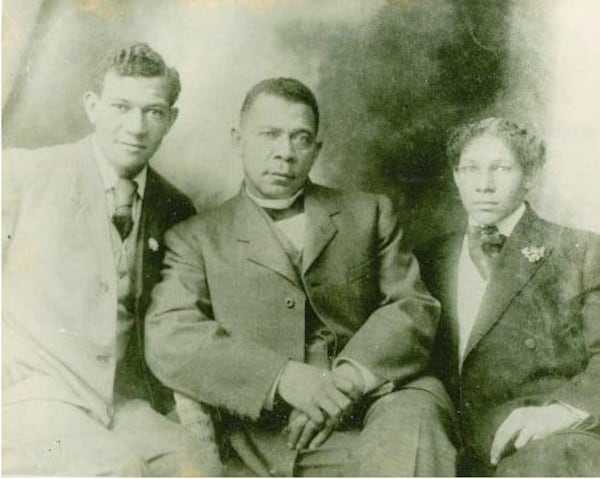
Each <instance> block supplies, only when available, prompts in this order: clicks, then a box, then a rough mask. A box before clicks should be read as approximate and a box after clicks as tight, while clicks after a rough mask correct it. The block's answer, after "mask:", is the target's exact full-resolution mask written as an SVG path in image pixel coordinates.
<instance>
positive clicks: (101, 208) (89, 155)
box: [71, 138, 116, 281]
mask: <svg viewBox="0 0 600 479" xmlns="http://www.w3.org/2000/svg"><path fill="white" fill-rule="evenodd" d="M76 145H77V147H76V149H75V150H74V153H75V156H74V161H75V165H76V167H75V168H74V174H73V187H72V190H71V191H72V195H71V200H72V201H73V202H74V203H75V204H76V205H77V215H78V218H77V221H78V222H83V223H87V230H88V231H89V234H90V237H89V238H90V241H91V242H92V243H94V245H95V251H97V255H96V257H97V258H101V261H100V262H101V264H102V271H104V272H105V273H106V274H105V276H106V279H107V280H108V279H110V280H111V281H116V279H115V278H114V276H115V275H114V271H115V270H116V266H115V264H114V254H113V250H112V242H111V239H110V230H109V222H108V220H107V218H108V210H107V207H106V192H105V190H104V184H103V183H102V178H101V176H100V171H99V170H98V165H97V164H96V161H95V159H94V152H93V148H92V145H91V141H90V139H89V138H86V139H84V140H82V141H80V142H79V143H77V144H76ZM109 271H110V274H108V272H109Z"/></svg>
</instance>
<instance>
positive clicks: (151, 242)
mask: <svg viewBox="0 0 600 479" xmlns="http://www.w3.org/2000/svg"><path fill="white" fill-rule="evenodd" d="M148 248H150V251H152V252H153V253H156V252H157V251H158V250H159V249H160V246H159V245H158V241H156V240H155V239H154V238H148Z"/></svg>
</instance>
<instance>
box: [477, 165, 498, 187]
mask: <svg viewBox="0 0 600 479" xmlns="http://www.w3.org/2000/svg"><path fill="white" fill-rule="evenodd" d="M476 188H477V191H480V192H489V191H495V190H496V180H495V178H494V172H493V171H491V170H489V169H487V170H483V171H482V172H481V174H479V175H478V176H477V184H476Z"/></svg>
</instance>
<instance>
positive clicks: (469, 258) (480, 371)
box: [417, 118, 600, 476]
mask: <svg viewBox="0 0 600 479" xmlns="http://www.w3.org/2000/svg"><path fill="white" fill-rule="evenodd" d="M448 155H449V159H450V160H451V163H452V166H453V169H454V180H455V183H456V185H457V187H458V191H459V193H460V197H461V200H462V202H463V205H464V207H465V209H466V211H467V214H468V218H469V220H468V227H467V228H466V230H465V229H463V230H461V231H458V232H456V233H453V234H450V235H447V236H444V237H441V238H435V239H434V240H432V241H431V242H429V243H428V244H427V245H425V246H423V247H422V248H419V249H418V250H417V256H418V258H419V263H420V265H421V272H422V276H423V278H424V280H425V282H426V284H427V285H428V286H429V288H430V290H431V291H432V293H433V294H434V296H436V297H437V298H438V299H440V301H441V302H442V319H441V323H440V328H439V333H438V337H437V340H436V352H437V353H436V357H435V360H434V361H433V365H434V368H435V369H436V370H437V372H438V373H439V374H440V375H441V377H442V378H443V380H444V382H445V384H446V386H447V389H448V390H449V392H450V394H451V396H453V398H454V400H455V402H456V405H457V410H458V414H459V420H460V424H461V432H462V438H463V450H462V454H461V455H460V457H461V459H460V461H459V462H460V465H459V472H460V473H462V474H471V475H490V474H494V473H495V474H498V475H501V476H527V475H534V476H554V475H567V476H577V475H598V474H600V460H599V459H598V458H599V457H600V436H599V435H598V433H599V432H600V431H599V429H598V423H597V418H598V417H599V414H600V241H599V238H598V236H596V235H594V234H592V233H588V232H584V231H578V230H574V229H570V228H565V227H561V226H558V225H556V224H553V223H550V222H548V221H545V220H543V219H541V218H540V217H539V216H538V215H537V214H536V213H535V212H534V211H533V210H532V208H531V207H530V206H529V204H528V203H526V202H525V196H526V194H527V191H528V189H529V188H530V187H531V184H532V182H533V180H534V176H535V173H536V172H537V170H538V168H540V167H541V166H542V163H543V161H544V146H543V144H542V142H541V141H539V140H538V139H537V138H536V137H535V136H533V135H531V134H530V133H529V132H527V131H526V130H525V129H523V128H521V127H519V126H517V125H515V124H514V123H512V122H509V121H507V120H504V119H499V118H488V119H485V120H482V121H478V122H474V123H469V124H467V125H466V126H463V127H460V128H458V129H457V130H456V132H455V133H454V134H453V135H452V136H451V138H450V141H449V146H448Z"/></svg>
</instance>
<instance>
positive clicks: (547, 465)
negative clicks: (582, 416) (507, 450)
mask: <svg viewBox="0 0 600 479" xmlns="http://www.w3.org/2000/svg"><path fill="white" fill-rule="evenodd" d="M495 475H496V476H520V477H532V476H535V477H541V476H553V477H564V476H571V477H587V476H594V477H597V476H600V435H598V434H594V433H592V432H588V431H564V432H559V433H555V434H551V435H550V436H548V437H546V438H544V439H538V440H534V441H531V442H530V443H529V444H527V445H526V446H525V447H523V448H521V449H519V450H518V451H516V452H514V453H513V454H511V455H509V456H507V457H505V458H504V459H502V460H501V461H500V463H499V464H498V467H497V469H496V472H495Z"/></svg>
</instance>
